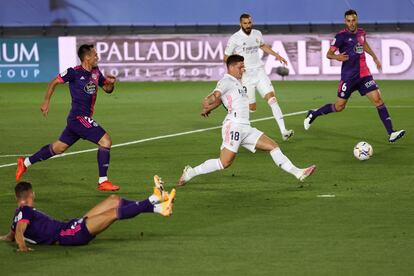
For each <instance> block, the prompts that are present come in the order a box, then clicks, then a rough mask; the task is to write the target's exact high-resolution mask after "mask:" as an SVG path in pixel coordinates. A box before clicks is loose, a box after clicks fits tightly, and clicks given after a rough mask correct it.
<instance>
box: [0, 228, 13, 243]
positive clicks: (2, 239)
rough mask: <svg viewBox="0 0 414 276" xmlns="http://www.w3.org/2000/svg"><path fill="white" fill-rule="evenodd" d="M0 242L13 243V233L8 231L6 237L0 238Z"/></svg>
mask: <svg viewBox="0 0 414 276" xmlns="http://www.w3.org/2000/svg"><path fill="white" fill-rule="evenodd" d="M0 241H14V232H13V231H11V230H10V231H9V233H7V234H6V235H4V236H0Z"/></svg>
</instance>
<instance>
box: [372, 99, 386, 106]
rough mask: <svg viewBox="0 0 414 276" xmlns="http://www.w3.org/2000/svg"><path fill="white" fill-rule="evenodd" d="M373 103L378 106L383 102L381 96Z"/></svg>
mask: <svg viewBox="0 0 414 276" xmlns="http://www.w3.org/2000/svg"><path fill="white" fill-rule="evenodd" d="M374 104H375V106H376V107H379V106H381V105H383V104H384V101H383V100H382V99H381V98H379V99H376V100H375V101H374Z"/></svg>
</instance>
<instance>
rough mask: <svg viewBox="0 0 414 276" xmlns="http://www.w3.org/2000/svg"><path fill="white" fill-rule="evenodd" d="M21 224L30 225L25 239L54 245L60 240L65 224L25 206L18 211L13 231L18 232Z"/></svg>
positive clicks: (12, 227) (25, 233)
mask: <svg viewBox="0 0 414 276" xmlns="http://www.w3.org/2000/svg"><path fill="white" fill-rule="evenodd" d="M20 222H26V223H27V224H28V226H27V228H26V231H25V232H24V237H25V238H26V239H27V240H28V241H30V242H31V243H37V244H53V243H55V242H56V241H57V240H58V239H59V232H60V230H61V229H62V228H63V227H64V226H65V223H63V222H60V221H57V220H54V219H52V218H50V217H48V216H47V215H45V214H43V213H42V212H39V211H37V210H36V209H35V208H33V207H29V206H23V207H20V208H17V209H16V213H15V215H14V219H13V222H12V225H11V230H12V231H13V232H16V226H17V224H18V223H20Z"/></svg>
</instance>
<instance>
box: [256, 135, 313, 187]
mask: <svg viewBox="0 0 414 276" xmlns="http://www.w3.org/2000/svg"><path fill="white" fill-rule="evenodd" d="M256 149H259V150H264V151H268V152H269V153H270V156H271V157H272V159H273V161H274V162H275V164H276V165H277V166H278V167H279V168H281V169H282V170H284V171H285V172H287V173H290V174H291V175H293V176H294V177H296V178H297V179H298V180H300V181H304V180H305V178H307V177H308V176H310V175H312V174H313V173H314V172H315V169H316V166H315V165H312V166H310V167H307V168H304V169H300V168H298V167H296V166H295V165H293V163H292V162H291V161H290V160H289V158H287V157H286V155H284V154H283V153H282V151H281V149H280V148H279V146H278V145H277V143H276V142H275V141H273V140H272V139H270V138H269V137H267V136H266V135H264V134H263V135H262V136H260V138H259V140H258V141H257V143H256Z"/></svg>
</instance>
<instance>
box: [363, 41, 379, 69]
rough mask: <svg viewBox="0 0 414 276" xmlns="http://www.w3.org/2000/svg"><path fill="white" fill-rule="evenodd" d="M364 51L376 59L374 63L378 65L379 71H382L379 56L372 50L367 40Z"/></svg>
mask: <svg viewBox="0 0 414 276" xmlns="http://www.w3.org/2000/svg"><path fill="white" fill-rule="evenodd" d="M364 51H365V52H367V53H368V54H369V55H370V56H371V57H372V58H373V59H374V62H375V64H376V65H377V68H378V70H381V68H382V64H381V61H379V59H378V57H377V55H376V54H375V53H374V51H373V50H372V49H371V47H370V46H369V44H368V41H367V40H366V39H365V43H364Z"/></svg>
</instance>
